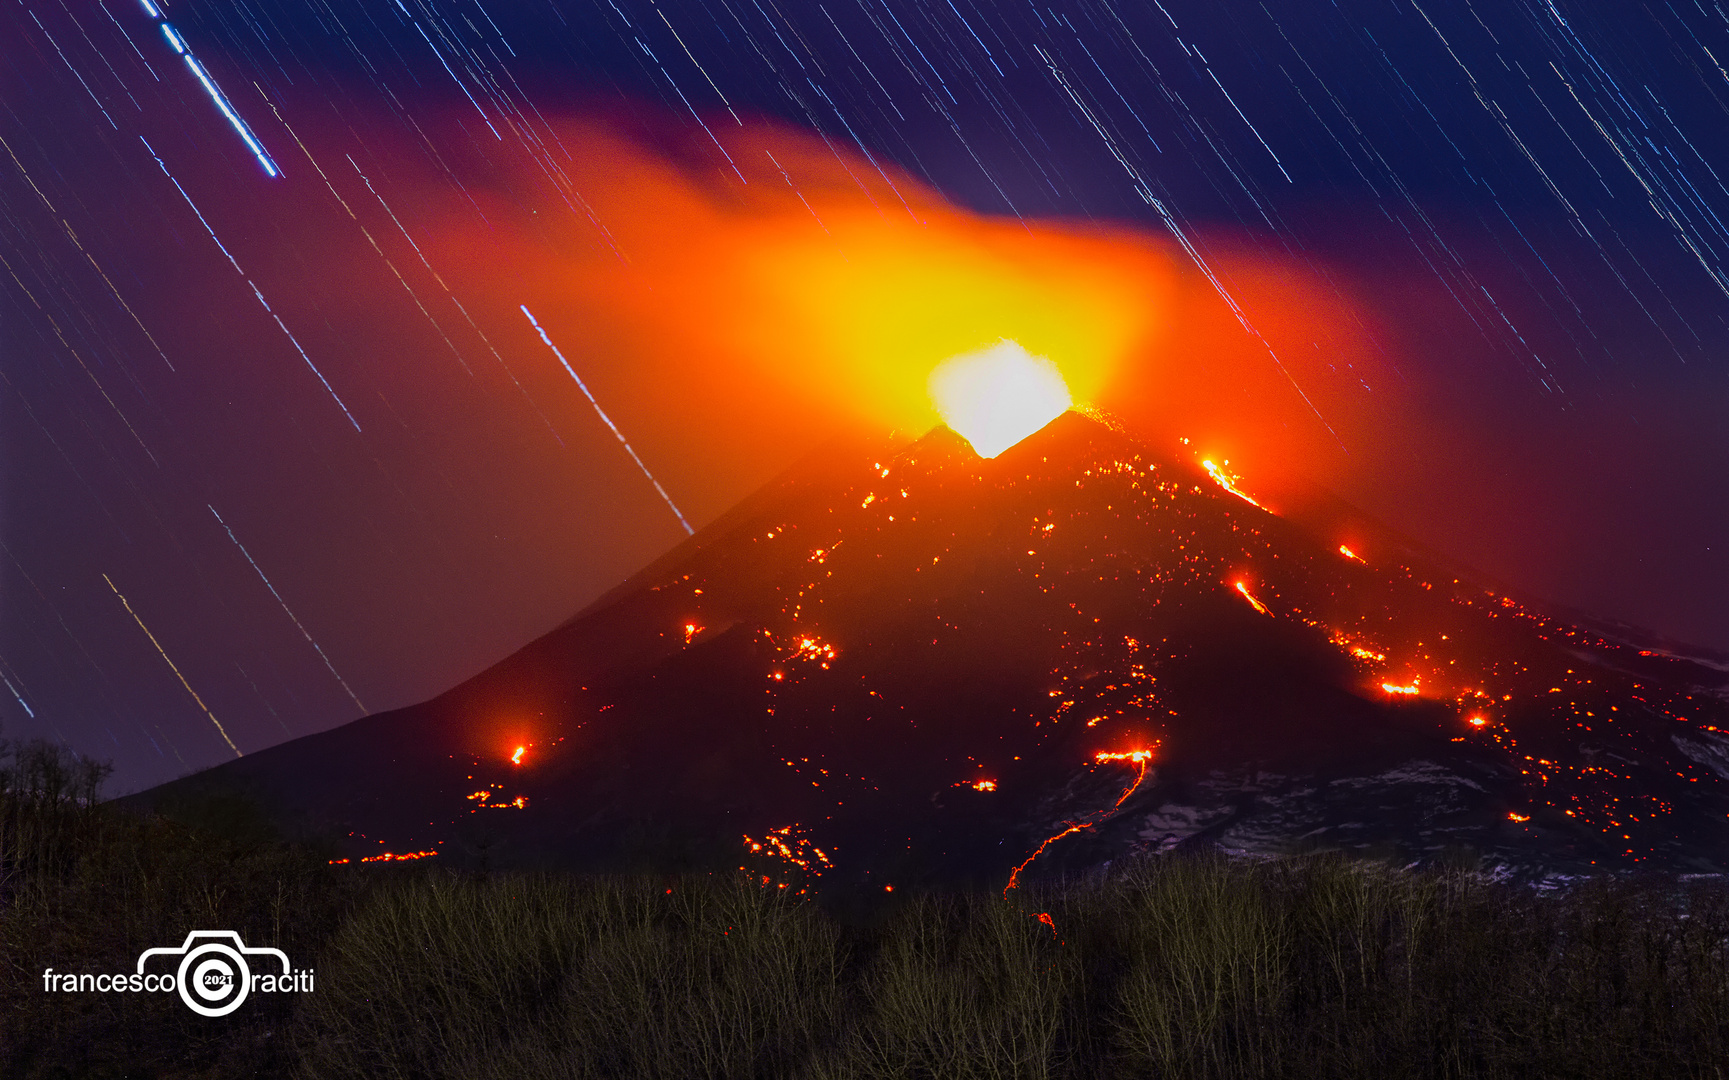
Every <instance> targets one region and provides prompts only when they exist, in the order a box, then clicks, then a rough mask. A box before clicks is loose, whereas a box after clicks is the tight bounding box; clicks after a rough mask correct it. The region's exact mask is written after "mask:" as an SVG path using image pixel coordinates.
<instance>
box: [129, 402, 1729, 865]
mask: <svg viewBox="0 0 1729 1080" xmlns="http://www.w3.org/2000/svg"><path fill="white" fill-rule="evenodd" d="M1324 532H1325V530H1324V529H1315V528H1313V527H1304V526H1299V525H1297V524H1295V523H1293V522H1291V521H1287V520H1284V519H1282V518H1280V517H1277V516H1275V515H1274V514H1271V513H1269V512H1267V511H1265V510H1263V509H1261V508H1260V507H1258V506H1257V505H1254V504H1253V503H1252V502H1250V501H1249V500H1248V499H1247V498H1246V497H1243V496H1241V495H1239V494H1237V493H1235V492H1234V491H1233V490H1230V489H1228V488H1227V487H1226V486H1225V485H1224V483H1221V482H1219V481H1218V480H1216V479H1215V478H1214V477H1213V476H1210V475H1209V474H1208V473H1207V472H1206V471H1204V470H1202V469H1200V468H1197V467H1196V466H1194V465H1191V464H1188V463H1180V462H1176V461H1172V460H1168V459H1165V458H1163V457H1160V456H1158V455H1156V454H1154V453H1153V452H1151V451H1149V450H1148V449H1147V448H1145V447H1144V446H1140V445H1138V444H1136V443H1133V442H1131V441H1130V440H1128V439H1126V438H1123V437H1121V436H1119V435H1117V434H1115V433H1113V432H1112V431H1110V430H1108V429H1106V428H1105V427H1103V426H1101V425H1099V424H1096V423H1094V422H1092V421H1091V420H1088V419H1085V418H1083V417H1081V416H1078V415H1076V414H1072V413H1071V414H1067V415H1065V416H1063V417H1061V418H1059V419H1058V420H1057V421H1055V422H1053V423H1052V424H1051V425H1050V426H1049V427H1047V428H1046V429H1044V430H1043V431H1041V432H1039V433H1038V434H1037V435H1035V436H1033V437H1031V438H1029V439H1027V440H1025V441H1024V442H1022V443H1021V444H1019V445H1017V446H1015V447H1014V448H1012V449H1011V450H1009V451H1008V452H1006V453H1004V454H1003V455H1002V456H1000V457H998V458H996V459H994V460H991V461H983V460H980V459H979V458H978V457H976V456H975V455H973V454H972V453H971V452H970V450H968V449H967V448H966V447H965V445H964V444H963V443H961V441H960V440H959V439H958V438H956V437H955V436H954V435H953V434H952V433H949V432H947V431H946V429H939V430H938V431H937V432H935V433H933V434H932V435H930V436H928V437H926V438H925V439H923V440H921V441H920V442H918V443H916V444H914V445H912V446H910V447H907V448H904V449H901V450H899V451H898V452H892V453H890V452H885V453H882V454H872V453H869V452H851V451H848V452H834V453H831V454H828V455H826V456H820V457H817V458H813V459H812V460H810V461H808V462H806V463H805V464H804V465H802V466H800V467H799V468H797V469H795V470H793V471H792V472H791V473H789V474H788V475H787V476H786V477H784V478H782V479H781V480H779V481H776V482H775V483H773V484H771V485H769V487H767V488H765V489H764V490H763V491H761V492H759V493H758V494H757V495H755V496H753V497H752V498H751V499H749V500H747V501H746V502H745V503H743V504H741V505H740V507H738V508H737V509H735V510H734V511H732V512H731V513H729V514H728V515H727V516H726V517H724V518H722V519H721V520H720V521H718V522H716V523H715V524H714V525H712V526H710V527H709V528H707V529H705V530H703V531H702V532H700V533H698V534H697V536H696V537H694V538H693V539H692V540H691V541H689V542H687V543H686V544H685V545H683V546H682V547H680V548H679V549H676V550H675V551H674V552H673V553H671V554H670V555H668V556H667V557H665V558H663V559H661V560H659V561H658V562H657V563H656V564H654V565H653V566H651V567H650V568H649V570H647V571H645V572H644V573H643V574H641V575H638V577H637V578H635V579H633V581H632V582H630V583H627V584H626V586H624V587H621V588H620V589H618V590H615V591H614V592H613V593H612V594H609V596H608V597H606V598H604V599H603V601H602V602H601V603H599V604H597V605H595V606H594V607H592V608H591V609H589V610H588V611H587V612H585V613H584V614H583V615H581V616H579V617H578V618H577V619H575V620H573V621H572V622H570V623H569V624H567V625H565V626H563V627H561V628H559V629H558V630H556V631H554V632H553V633H551V634H548V635H547V636H546V637H544V638H542V639H540V640H539V641H536V642H535V643H533V644H532V645H529V646H528V647H526V648H524V649H523V650H521V651H520V652H518V653H516V654H515V655H514V656H512V657H510V658H508V659H507V660H505V661H503V662H502V663H500V664H498V665H497V666H495V667H493V668H491V669H490V670H488V671H486V672H484V673H482V674H481V675H479V676H477V677H475V678H474V679H471V680H469V681H468V682H466V683H464V684H462V685H461V686H459V687H457V688H455V689H453V690H451V691H449V692H448V693H446V694H443V695H441V696H440V697H438V698H435V699H433V700H432V701H429V702H426V703H424V704H421V705H416V706H413V707H410V708H406V709H401V710H397V711H395V712H390V713H384V714H380V715H377V716H372V717H368V718H366V719H364V720H360V721H356V722H354V723H351V724H348V725H346V726H344V727H341V728H337V729H335V730H333V731H330V732H326V733H324V734H321V735H316V736H311V737H308V738H303V739H299V740H296V741H295V742H292V743H288V744H285V745H282V746H278V747H275V748H273V749H270V750H266V751H263V752H260V753H256V754H252V755H249V756H248V757H246V758H244V759H241V760H239V761H235V762H232V763H229V764H226V765H223V766H220V767H218V768H216V769H212V770H210V771H209V772H206V773H203V774H199V775H197V776H194V777H190V778H188V779H186V780H182V781H177V782H176V783H174V784H170V785H166V786H164V787H163V788H158V789H155V790H154V791H151V792H146V793H144V794H142V795H139V796H134V797H133V799H132V800H131V801H132V802H133V803H135V804H142V805H149V804H158V803H161V802H163V801H164V800H170V801H171V800H173V799H180V798H185V797H189V796H190V795H192V794H193V793H196V792H199V791H204V792H210V791H228V792H234V793H238V794H240V795H242V796H244V797H245V798H247V799H249V800H253V801H254V802H256V803H258V804H260V805H262V806H264V807H266V808H267V811H268V813H269V814H271V815H272V816H273V817H274V819H275V820H276V821H277V823H278V824H279V825H280V826H282V827H284V828H286V829H288V830H289V831H290V832H294V833H300V834H305V835H319V836H325V837H332V836H334V837H336V838H338V840H339V843H340V845H341V848H342V850H341V851H340V852H339V854H340V855H341V856H342V857H344V858H347V859H350V860H352V861H354V862H356V863H358V862H361V861H362V860H367V859H372V860H376V861H383V857H384V856H385V855H387V854H388V855H389V856H390V857H391V858H393V859H395V858H400V857H402V856H405V855H410V856H412V855H423V857H431V858H435V859H436V860H437V861H438V863H439V864H441V865H452V866H459V867H460V866H488V867H553V866H558V867H575V868H584V869H655V870H662V869H718V868H732V867H737V866H740V865H745V866H748V867H749V868H750V869H751V870H752V871H753V872H756V873H760V874H761V875H763V876H765V877H768V878H769V879H771V880H775V881H779V882H784V883H787V884H789V885H794V886H800V887H802V886H803V885H805V884H808V883H811V882H813V881H814V882H816V883H817V884H819V886H820V887H822V888H824V889H825V890H826V889H827V888H829V887H830V886H837V885H838V886H843V887H846V888H853V889H866V890H876V889H882V890H887V889H888V888H889V887H891V886H892V887H894V888H904V887H909V886H920V885H965V884H976V885H989V886H993V887H999V888H1000V887H1001V886H1002V885H1003V884H1004V883H1005V882H1006V881H1007V880H1008V878H1009V875H1010V874H1011V872H1012V871H1014V870H1015V868H1016V867H1018V866H1021V865H1022V864H1023V863H1026V864H1027V865H1026V869H1025V870H1024V871H1023V872H1022V879H1023V880H1028V881H1030V880H1034V879H1037V878H1039V877H1049V876H1052V875H1055V874H1065V873H1074V872H1078V871H1082V870H1085V869H1088V868H1096V867H1098V866H1100V865H1102V864H1105V863H1108V862H1110V861H1113V860H1120V859H1122V858H1124V857H1125V856H1127V855H1130V854H1133V853H1164V852H1182V851H1195V850H1204V849H1216V850H1218V851H1222V852H1225V853H1228V854H1229V853H1234V854H1247V855H1273V854H1279V853H1289V852H1294V851H1302V850H1313V849H1341V850H1345V851H1350V852H1358V853H1367V854H1372V855H1378V856H1383V857H1388V858H1393V859H1396V860H1402V861H1412V862H1422V863H1437V862H1447V861H1451V860H1457V859H1460V858H1467V859H1480V860H1482V863H1483V864H1484V865H1486V866H1487V867H1489V868H1490V869H1491V870H1492V871H1494V872H1496V873H1499V874H1502V875H1504V876H1508V877H1513V878H1518V879H1528V880H1536V879H1545V878H1556V877H1568V876H1573V875H1580V874H1589V873H1593V872H1598V871H1602V870H1605V869H1609V870H1638V869H1647V870H1660V871H1666V872H1679V873H1704V874H1716V873H1722V872H1723V871H1724V870H1725V856H1724V852H1726V851H1729V734H1726V733H1729V704H1726V700H1725V697H1724V695H1723V691H1724V687H1725V685H1726V677H1725V672H1724V670H1723V669H1722V668H1719V667H1716V666H1713V665H1712V664H1711V663H1709V662H1706V661H1702V660H1692V659H1686V658H1683V657H1679V656H1675V655H1670V654H1667V653H1664V652H1662V651H1659V650H1657V649H1655V648H1648V647H1641V645H1640V644H1636V643H1629V642H1628V641H1624V640H1617V639H1616V638H1615V637H1614V636H1611V635H1610V634H1609V632H1608V631H1606V630H1605V631H1604V632H1598V631H1595V630H1590V629H1585V628H1581V627H1578V626H1574V625H1569V624H1566V623H1563V622H1561V621H1558V620H1556V619H1554V618H1552V617H1548V616H1546V615H1544V614H1542V613H1540V612H1538V611H1537V610H1535V609H1533V608H1531V607H1528V606H1527V605H1525V604H1522V603H1521V602H1519V601H1518V600H1515V599H1514V598H1512V597H1509V596H1506V595H1502V594H1501V593H1499V592H1497V591H1494V590H1491V589H1487V588H1485V587H1483V586H1481V585H1478V584H1474V583H1472V582H1471V581H1468V580H1465V579H1464V578H1463V577H1462V576H1461V575H1460V573H1458V572H1457V571H1452V570H1447V569H1444V568H1443V564H1442V563H1440V562H1439V561H1438V560H1431V559H1428V558H1426V557H1425V556H1423V555H1422V554H1421V553H1419V552H1416V551H1413V550H1410V549H1409V548H1402V547H1400V546H1399V545H1397V544H1395V543H1394V542H1393V541H1392V540H1391V539H1386V540H1383V541H1376V540H1372V539H1371V540H1369V541H1366V542H1362V543H1360V544H1359V547H1358V548H1353V549H1351V550H1349V551H1346V550H1342V549H1341V546H1340V541H1341V538H1340V537H1329V536H1326V535H1324ZM519 747H520V748H522V751H521V753H520V755H519V754H518V753H517V750H518V748H519ZM1138 752H1150V756H1147V755H1146V754H1145V753H1143V756H1141V757H1140V758H1137V757H1136V756H1134V755H1136V754H1137V753H1138ZM1101 755H1102V756H1101ZM1057 836H1060V839H1055V840H1052V839H1051V838H1052V837H1057ZM1046 841H1050V842H1049V843H1046ZM1041 845H1044V847H1043V851H1042V853H1040V854H1039V855H1038V856H1037V858H1036V859H1033V860H1032V861H1031V862H1030V863H1028V860H1029V857H1031V856H1033V854H1034V853H1035V852H1037V851H1039V850H1040V848H1041ZM423 853H436V854H434V855H424V854H423Z"/></svg>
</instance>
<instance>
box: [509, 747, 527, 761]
mask: <svg viewBox="0 0 1729 1080" xmlns="http://www.w3.org/2000/svg"><path fill="white" fill-rule="evenodd" d="M527 749H528V747H526V746H519V747H517V748H516V753H514V754H512V755H510V763H511V764H512V765H521V764H522V755H523V752H524V751H526V750H527Z"/></svg>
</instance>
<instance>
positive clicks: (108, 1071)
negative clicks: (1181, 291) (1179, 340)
mask: <svg viewBox="0 0 1729 1080" xmlns="http://www.w3.org/2000/svg"><path fill="white" fill-rule="evenodd" d="M35 752H36V753H38V754H43V753H46V754H52V751H50V750H46V749H43V748H38V749H37V751H35ZM56 760H57V761H58V762H59V767H65V768H67V769H70V766H69V765H68V763H67V762H65V761H63V760H60V759H56ZM37 764H41V761H40V760H38V761H37ZM25 771H27V770H25ZM38 771H40V770H38ZM21 776H23V771H21V769H20V766H19V764H18V762H17V761H15V762H14V764H13V766H12V768H11V770H10V771H9V772H7V773H5V774H4V775H3V777H0V1074H4V1075H7V1076H19V1077H59V1076H68V1077H70V1076H78V1077H85V1076H122V1075H124V1076H162V1077H167V1076H176V1077H187V1076H211V1077H216V1076H258V1075H271V1076H284V1077H288V1076H304V1077H309V1078H332V1080H334V1078H341V1077H355V1078H360V1077H367V1078H373V1077H403V1078H409V1077H414V1078H421V1077H426V1078H433V1077H451V1078H457V1077H460V1078H463V1080H479V1078H490V1077H498V1078H500V1080H503V1078H506V1077H508V1078H510V1080H538V1078H542V1077H546V1078H552V1077H597V1078H606V1080H614V1078H617V1080H630V1078H638V1077H640V1078H644V1080H646V1078H651V1077H652V1078H662V1077H664V1078H669V1080H671V1078H677V1080H688V1078H704V1077H714V1078H718V1077H765V1078H768V1077H788V1078H793V1077H808V1078H811V1080H826V1078H834V1080H841V1078H866V1077H931V1078H945V1080H946V1078H968V1077H980V1078H985V1077H990V1078H1009V1077H1016V1078H1019V1077H1026V1078H1034V1077H1281V1076H1289V1077H1374V1078H1377V1080H1381V1078H1393V1077H1503V1076H1504V1077H1520V1078H1527V1077H1577V1078H1588V1077H1617V1078H1620V1077H1664V1078H1671V1077H1702V1078H1704V1077H1708V1078H1712V1080H1723V1078H1724V1077H1729V952H1726V942H1729V891H1726V890H1725V888H1724V886H1723V885H1721V884H1719V883H1710V884H1705V883H1694V884H1684V883H1677V882H1674V881H1668V882H1660V881H1646V882H1635V881H1613V882H1598V883H1595V884H1591V885H1588V886H1584V887H1581V888H1579V889H1576V890H1573V891H1571V892H1569V893H1567V894H1565V895H1559V896H1550V897H1541V898H1539V897H1536V896H1533V895H1532V894H1531V893H1530V892H1529V891H1524V890H1519V889H1515V888H1510V887H1503V886H1500V885H1496V884H1494V883H1493V882H1490V881H1487V880H1485V879H1483V878H1482V877H1480V876H1476V875H1473V874H1470V873H1467V872H1464V871H1447V872H1441V871H1436V872H1425V873H1408V872H1402V871H1399V870H1395V869H1392V868H1389V867H1385V866H1381V865H1376V864H1365V863H1353V862H1350V861H1346V860H1344V859H1341V858H1338V857H1330V856H1314V857H1306V858H1302V859H1292V860H1289V861H1283V862H1274V863H1262V864H1244V863H1233V862H1227V861H1223V860H1210V859H1185V860H1180V861H1148V862H1145V863H1141V864H1137V865H1135V866H1133V867H1130V868H1128V869H1124V870H1120V871H1119V872H1115V873H1113V874H1111V875H1109V876H1107V877H1105V878H1103V879H1100V880H1091V881H1087V882H1081V883H1070V884H1065V885H1057V886H1046V887H1042V888H1040V889H1036V890H1035V889H1023V890H1017V891H1016V892H1015V893H1013V894H1011V896H1010V898H1009V899H1006V900H1005V899H1004V898H1002V897H1000V896H996V895H950V896H923V897H913V898H907V899H895V900H894V906H892V907H887V906H882V907H879V908H877V909H875V910H874V911H872V912H871V913H870V914H869V915H867V916H863V917H861V916H859V915H858V913H857V912H858V910H859V909H858V908H857V907H856V906H853V907H849V908H848V910H849V911H850V912H852V914H850V915H849V916H847V917H846V918H839V917H836V916H834V915H833V914H831V913H830V912H829V911H828V910H827V909H825V908H824V907H823V906H822V905H821V904H820V903H816V902H812V901H809V900H807V899H804V898H801V897H798V896H796V895H790V894H791V893H792V892H793V890H781V889H777V888H768V889H764V888H763V887H761V886H760V884H753V883H752V882H750V881H748V880H744V879H734V878H723V877H706V876H704V877H695V878H691V877H685V878H679V879H664V880H651V879H642V878H637V879H623V878H617V879H612V878H594V877H582V878H579V877H574V876H565V877H557V876H503V875H492V876H484V877H482V876H468V877H465V876H461V875H456V874H452V873H449V872H444V871H439V870H437V869H435V868H424V867H416V868H408V869H407V870H406V872H405V870H404V869H403V868H396V867H356V866H346V867H331V866H329V865H327V860H326V859H325V858H324V857H323V856H322V855H320V854H319V853H316V852H313V851H310V850H308V849H306V848H304V847H299V846H295V845H290V844H287V843H283V842H281V841H280V840H275V839H272V838H270V837H269V835H268V834H267V833H266V832H265V831H264V830H262V829H261V828H259V827H257V826H256V824H252V825H249V824H248V823H247V816H246V815H245V814H244V813H243V812H242V811H243V808H242V807H240V806H238V805H230V806H226V807H222V806H218V807H214V808H212V807H204V808H202V810H199V809H198V808H192V809H190V810H188V811H187V812H186V813H184V814H182V817H190V818H194V819H196V818H198V817H199V816H200V814H202V816H203V818H204V821H203V823H202V824H200V823H198V822H197V821H196V820H195V821H194V822H193V823H192V824H187V823H186V822H185V821H179V822H177V821H171V820H167V819H163V818H152V819H140V818H136V817H132V816H128V815H125V814H122V813H120V812H117V811H115V810H113V809H111V808H106V807H102V806H99V805H94V804H93V799H94V788H93V787H88V788H87V793H86V791H84V790H80V789H77V787H76V785H69V784H61V785H60V787H59V789H58V790H57V791H56V792H54V793H53V794H52V795H50V794H49V793H48V792H47V791H46V790H44V789H43V785H41V784H37V785H35V786H34V787H32V785H31V783H28V782H21V781H20V777H21ZM99 779H100V778H99V777H98V778H97V780H98V781H99ZM48 786H53V785H48ZM377 870H384V871H385V873H384V874H382V875H380V874H377V873H375V871H377ZM890 899H891V898H890V897H886V896H885V897H883V902H884V903H885V904H886V903H887V902H888V900H890ZM1040 912H1044V913H1048V915H1049V917H1050V925H1047V924H1045V923H1043V922H1041V921H1039V920H1037V919H1036V918H1034V917H1033V916H1034V915H1035V914H1037V913H1040ZM213 927H220V928H224V929H234V930H238V931H240V932H241V934H242V936H243V937H244V938H245V940H246V942H247V944H249V945H275V946H277V947H280V948H282V949H284V950H285V951H287V952H288V953H289V955H290V956H291V957H293V958H294V960H295V962H296V964H310V965H312V966H314V967H315V968H316V970H317V989H316V991H315V992H314V993H311V994H304V995H299V996H297V997H284V998H282V999H277V1000H269V999H262V998H258V999H253V1000H250V1001H248V1002H247V1003H246V1004H245V1005H244V1006H243V1007H242V1008H241V1009H240V1011H238V1012H237V1013H235V1014H234V1015H233V1016H230V1017H226V1018H222V1019H217V1020H211V1019H205V1018H202V1017H198V1016H195V1015H193V1014H192V1013H191V1012H190V1011H188V1010H187V1009H186V1008H185V1007H184V1006H182V1005H181V1004H180V1002H179V1000H178V998H176V997H175V996H174V995H171V994H170V995H160V994H159V995H150V994H47V993H44V992H43V990H42V981H41V973H42V969H43V968H44V967H46V966H53V967H55V968H56V969H57V970H61V971H86V970H88V971H129V970H131V966H132V964H133V962H134V960H135V958H136V957H137V955H138V953H139V952H140V951H141V950H142V949H144V948H147V947H150V946H154V945H174V944H178V943H179V941H180V940H181V939H182V938H183V937H184V936H185V934H186V932H187V931H189V930H192V929H210V928H213Z"/></svg>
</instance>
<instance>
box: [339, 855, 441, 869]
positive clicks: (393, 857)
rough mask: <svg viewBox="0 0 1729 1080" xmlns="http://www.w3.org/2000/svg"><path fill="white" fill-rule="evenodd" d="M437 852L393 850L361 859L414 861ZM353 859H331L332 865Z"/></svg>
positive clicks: (370, 860) (371, 860)
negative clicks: (401, 852)
mask: <svg viewBox="0 0 1729 1080" xmlns="http://www.w3.org/2000/svg"><path fill="white" fill-rule="evenodd" d="M437 854H438V852H436V851H408V852H404V853H403V854H401V855H395V854H392V853H391V852H388V851H386V852H385V853H384V854H382V855H368V856H367V857H366V858H364V859H361V860H360V861H361V862H363V863H369V862H412V861H413V860H415V859H430V858H432V857H433V856H434V855H437ZM351 861H352V860H350V859H331V860H330V865H331V866H341V865H342V864H343V863H346V862H351Z"/></svg>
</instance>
